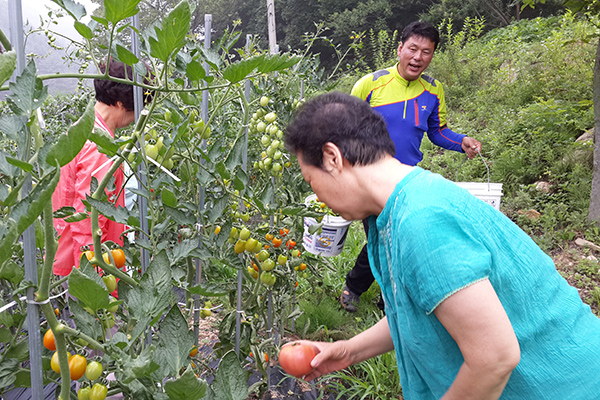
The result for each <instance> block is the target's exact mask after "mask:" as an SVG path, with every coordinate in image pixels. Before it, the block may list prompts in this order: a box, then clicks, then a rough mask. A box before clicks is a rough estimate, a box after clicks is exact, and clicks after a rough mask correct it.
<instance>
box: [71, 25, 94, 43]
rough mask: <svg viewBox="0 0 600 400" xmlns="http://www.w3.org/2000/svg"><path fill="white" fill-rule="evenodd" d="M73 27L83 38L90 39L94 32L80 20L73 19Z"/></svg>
mask: <svg viewBox="0 0 600 400" xmlns="http://www.w3.org/2000/svg"><path fill="white" fill-rule="evenodd" d="M75 29H76V30H77V32H79V34H80V35H81V36H82V37H84V38H85V39H88V40H90V39H92V38H93V37H94V32H92V29H91V28H90V27H89V26H87V25H86V24H84V23H82V22H79V21H75Z"/></svg>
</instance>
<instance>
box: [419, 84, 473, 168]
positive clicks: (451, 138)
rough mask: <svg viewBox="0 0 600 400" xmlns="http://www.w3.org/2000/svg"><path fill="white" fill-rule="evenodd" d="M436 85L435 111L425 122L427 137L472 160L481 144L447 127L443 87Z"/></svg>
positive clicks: (436, 143) (438, 144) (434, 142)
mask: <svg viewBox="0 0 600 400" xmlns="http://www.w3.org/2000/svg"><path fill="white" fill-rule="evenodd" d="M436 83H437V86H436V87H437V98H438V103H437V110H434V111H433V112H432V113H431V115H430V116H429V119H428V120H427V136H428V137H429V140H431V142H432V143H433V144H435V145H437V146H440V147H442V148H444V149H447V150H453V151H458V152H463V153H466V154H467V157H469V158H473V157H475V156H476V155H477V153H478V152H480V151H481V142H479V141H478V140H476V139H473V138H472V137H469V136H466V135H462V134H460V133H456V132H454V131H453V130H452V129H450V128H449V127H448V125H447V120H446V113H447V111H446V98H445V95H444V87H443V86H442V84H441V83H440V82H438V81H436Z"/></svg>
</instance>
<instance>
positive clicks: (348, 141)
mask: <svg viewBox="0 0 600 400" xmlns="http://www.w3.org/2000/svg"><path fill="white" fill-rule="evenodd" d="M328 142H331V143H333V144H335V145H336V146H337V147H338V148H339V149H340V151H341V152H342V156H343V157H344V158H345V159H347V160H348V161H349V162H350V164H351V165H355V164H358V165H368V164H372V163H374V162H376V161H378V160H380V159H381V158H382V157H383V156H384V155H386V154H389V155H392V156H393V155H394V154H395V153H396V148H395V146H394V142H393V141H392V139H390V135H389V133H388V130H387V127H386V124H385V120H384V119H383V117H382V116H381V115H380V114H379V113H377V112H376V111H374V110H373V109H372V108H371V106H370V105H369V104H368V103H367V102H365V101H362V100H360V99H359V98H357V97H354V96H350V95H349V94H345V93H340V92H331V93H326V94H322V95H319V96H317V97H315V98H313V99H311V100H308V101H307V102H306V103H305V104H304V105H302V107H300V109H299V110H298V112H297V113H296V115H295V116H294V119H293V121H292V122H291V123H290V124H289V125H288V127H287V129H286V134H285V145H286V148H287V149H288V150H289V151H290V152H292V153H293V154H298V153H301V156H302V160H303V161H304V162H305V163H307V164H308V165H314V166H316V167H321V166H322V165H323V146H324V145H325V144H326V143H328Z"/></svg>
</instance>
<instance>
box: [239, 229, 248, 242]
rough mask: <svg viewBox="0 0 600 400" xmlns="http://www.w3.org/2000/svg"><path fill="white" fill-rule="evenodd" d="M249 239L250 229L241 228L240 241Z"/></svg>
mask: <svg viewBox="0 0 600 400" xmlns="http://www.w3.org/2000/svg"><path fill="white" fill-rule="evenodd" d="M249 237H250V229H248V228H246V227H243V228H242V230H241V231H240V239H242V240H247V239H248V238H249Z"/></svg>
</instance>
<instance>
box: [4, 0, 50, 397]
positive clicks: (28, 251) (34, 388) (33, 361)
mask: <svg viewBox="0 0 600 400" xmlns="http://www.w3.org/2000/svg"><path fill="white" fill-rule="evenodd" d="M8 15H9V16H10V18H9V29H10V38H11V43H12V47H13V49H14V50H15V51H16V53H17V70H16V71H15V72H16V74H14V75H13V76H15V77H16V76H17V75H19V74H21V72H23V70H24V69H25V40H24V37H23V9H22V6H21V0H9V2H8ZM26 129H27V128H26ZM28 136H29V131H28ZM26 143H28V144H27V147H26V148H24V149H18V152H19V153H20V154H23V157H24V158H25V160H26V159H27V156H28V155H29V147H28V146H29V143H30V140H28V141H27V142H26ZM31 187H32V184H31V175H27V177H26V178H25V183H24V184H23V187H22V189H21V194H22V197H24V196H26V195H27V194H28V193H29V192H30V191H31ZM23 253H24V263H25V279H26V280H28V281H30V282H32V283H33V284H34V285H37V283H38V276H37V262H36V257H35V254H36V248H35V227H34V226H33V225H30V226H29V227H28V228H27V229H26V230H25V232H24V233H23ZM34 301H35V287H29V288H27V331H28V333H29V361H30V370H31V398H32V399H34V400H41V399H42V398H43V378H42V344H41V343H42V337H41V333H40V311H39V306H38V305H37V304H33V303H32V302H34Z"/></svg>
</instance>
